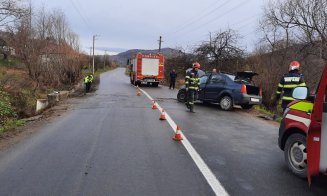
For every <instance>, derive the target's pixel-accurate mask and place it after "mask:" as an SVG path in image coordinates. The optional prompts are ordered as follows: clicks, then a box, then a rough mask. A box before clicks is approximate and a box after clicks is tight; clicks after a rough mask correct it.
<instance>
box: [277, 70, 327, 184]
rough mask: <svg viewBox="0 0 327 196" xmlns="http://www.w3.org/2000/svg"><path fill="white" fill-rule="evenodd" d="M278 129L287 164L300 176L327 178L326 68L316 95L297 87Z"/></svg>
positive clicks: (306, 89)
mask: <svg viewBox="0 0 327 196" xmlns="http://www.w3.org/2000/svg"><path fill="white" fill-rule="evenodd" d="M293 97H294V98H295V99H298V100H297V101H293V102H291V103H290V104H289V105H288V108H287V109H286V110H285V112H284V115H283V119H282V122H281V125H280V128H279V138H278V144H279V147H280V148H281V149H282V150H284V156H285V161H286V164H287V165H288V167H289V169H290V170H291V171H292V172H293V173H295V174H296V175H297V176H299V177H302V178H308V181H309V184H310V183H311V178H312V177H313V176H317V175H319V174H325V175H327V65H326V67H325V70H324V72H323V74H322V77H321V80H320V83H319V86H318V88H317V92H316V94H315V95H314V96H309V95H308V88H306V87H297V88H295V89H294V91H293Z"/></svg>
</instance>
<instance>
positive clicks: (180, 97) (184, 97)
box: [177, 91, 186, 102]
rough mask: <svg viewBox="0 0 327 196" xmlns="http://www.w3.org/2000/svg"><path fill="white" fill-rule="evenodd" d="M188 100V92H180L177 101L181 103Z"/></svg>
mask: <svg viewBox="0 0 327 196" xmlns="http://www.w3.org/2000/svg"><path fill="white" fill-rule="evenodd" d="M185 99H186V92H185V91H179V92H178V94H177V100H178V101H179V102H185Z"/></svg>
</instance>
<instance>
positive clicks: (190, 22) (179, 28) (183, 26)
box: [173, 0, 230, 33]
mask: <svg viewBox="0 0 327 196" xmlns="http://www.w3.org/2000/svg"><path fill="white" fill-rule="evenodd" d="M218 2H219V1H216V2H215V3H214V4H212V5H210V6H208V7H207V8H206V9H204V10H203V11H205V10H207V9H208V8H211V7H212V6H214V5H215V4H217V3H218ZM229 2H230V1H229V0H226V1H225V2H224V3H222V4H220V5H219V6H217V7H215V8H213V9H211V10H210V11H209V12H207V13H206V12H204V13H202V12H203V11H198V12H199V13H202V14H201V15H200V16H199V15H197V16H195V17H192V18H191V19H189V20H188V22H185V23H184V24H183V25H181V26H180V27H178V29H177V30H176V31H174V32H173V33H176V32H179V31H181V30H183V29H184V28H185V27H187V26H189V25H191V24H194V23H195V22H197V21H198V20H200V19H202V18H204V17H205V16H208V15H210V14H211V13H213V12H214V11H216V9H220V8H222V7H223V6H224V5H226V4H227V3H229Z"/></svg>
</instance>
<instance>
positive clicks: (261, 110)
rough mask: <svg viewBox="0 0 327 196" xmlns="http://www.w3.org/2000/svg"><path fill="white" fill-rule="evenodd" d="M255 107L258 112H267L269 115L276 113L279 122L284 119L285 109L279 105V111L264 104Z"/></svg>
mask: <svg viewBox="0 0 327 196" xmlns="http://www.w3.org/2000/svg"><path fill="white" fill-rule="evenodd" d="M254 109H255V110H257V111H258V112H260V113H262V114H265V115H267V116H274V115H276V120H275V121H277V122H281V120H282V115H283V109H282V108H281V107H277V109H276V110H277V111H271V110H269V109H267V108H266V107H265V106H263V105H256V106H254Z"/></svg>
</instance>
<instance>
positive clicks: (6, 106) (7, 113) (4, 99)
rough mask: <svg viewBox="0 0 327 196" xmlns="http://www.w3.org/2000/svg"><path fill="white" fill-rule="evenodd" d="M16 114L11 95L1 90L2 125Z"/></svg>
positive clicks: (0, 123) (0, 109)
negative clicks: (11, 102)
mask: <svg viewBox="0 0 327 196" xmlns="http://www.w3.org/2000/svg"><path fill="white" fill-rule="evenodd" d="M15 115H16V113H15V112H14V110H13V108H12V106H11V104H10V98H9V95H8V94H7V93H6V92H4V91H1V90H0V125H3V124H4V123H5V122H6V120H8V119H9V118H11V117H14V116H15Z"/></svg>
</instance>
